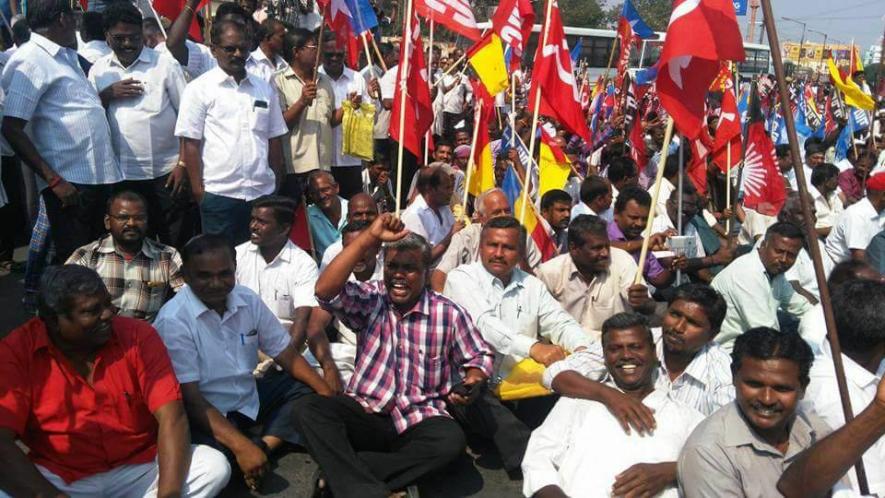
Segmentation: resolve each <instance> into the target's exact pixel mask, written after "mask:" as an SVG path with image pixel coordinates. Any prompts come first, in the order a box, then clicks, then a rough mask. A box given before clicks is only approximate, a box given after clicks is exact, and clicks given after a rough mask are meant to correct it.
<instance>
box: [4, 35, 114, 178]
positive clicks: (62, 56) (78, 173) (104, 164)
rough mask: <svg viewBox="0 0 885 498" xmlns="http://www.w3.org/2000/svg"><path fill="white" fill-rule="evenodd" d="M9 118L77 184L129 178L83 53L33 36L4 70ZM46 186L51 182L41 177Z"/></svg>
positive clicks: (63, 175)
mask: <svg viewBox="0 0 885 498" xmlns="http://www.w3.org/2000/svg"><path fill="white" fill-rule="evenodd" d="M0 85H2V87H3V91H4V92H6V102H5V104H4V109H3V115H4V116H9V117H13V118H19V119H23V120H25V121H27V122H28V127H27V128H26V129H25V130H26V131H27V133H28V136H29V137H30V139H31V141H32V142H33V143H34V146H35V147H36V148H37V151H38V152H40V155H41V156H42V157H43V159H44V160H45V161H46V162H47V163H49V166H51V167H52V169H53V170H55V172H56V173H58V174H59V175H61V177H62V178H64V179H65V180H67V181H69V182H72V183H81V184H88V185H105V184H112V183H117V182H119V181H121V180H123V173H122V172H121V171H120V166H119V165H118V164H117V159H116V157H115V156H114V149H113V148H112V147H111V130H110V127H109V126H108V120H107V117H106V116H105V109H104V107H102V105H101V99H99V97H98V93H96V92H95V88H94V87H93V86H92V85H90V84H89V81H88V80H87V79H86V75H85V74H83V69H81V68H80V64H79V62H78V61H77V53H76V52H75V51H73V50H71V49H69V48H64V47H62V46H60V45H58V44H56V43H54V42H52V41H50V40H49V39H47V38H45V37H43V36H41V35H39V34H37V33H31V40H30V41H29V42H28V43H25V44H24V45H22V46H21V48H19V49H18V50H16V51H15V53H14V54H12V57H10V58H9V62H7V63H6V67H4V68H3V76H2V78H0ZM37 182H38V184H39V185H40V187H41V188H42V186H43V185H46V183H45V182H44V181H43V179H42V178H41V177H40V176H37Z"/></svg>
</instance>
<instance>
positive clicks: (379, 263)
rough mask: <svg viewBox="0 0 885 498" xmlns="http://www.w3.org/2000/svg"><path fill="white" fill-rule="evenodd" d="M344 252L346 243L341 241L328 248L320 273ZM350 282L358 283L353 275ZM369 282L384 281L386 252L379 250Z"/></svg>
mask: <svg viewBox="0 0 885 498" xmlns="http://www.w3.org/2000/svg"><path fill="white" fill-rule="evenodd" d="M343 250H344V243H343V242H342V241H341V239H338V240H336V241H335V242H334V243H332V245H330V246H329V247H327V248H326V250H325V251H323V259H322V260H321V261H320V273H322V272H323V270H325V269H326V267H327V266H329V263H331V262H332V260H333V259H335V258H336V257H337V256H338V255H339V254H341V251H343ZM350 280H351V281H356V277H354V276H353V273H351V274H350ZM369 280H384V251H383V250H378V255H377V256H375V270H374V271H373V272H372V276H371V277H370V278H369Z"/></svg>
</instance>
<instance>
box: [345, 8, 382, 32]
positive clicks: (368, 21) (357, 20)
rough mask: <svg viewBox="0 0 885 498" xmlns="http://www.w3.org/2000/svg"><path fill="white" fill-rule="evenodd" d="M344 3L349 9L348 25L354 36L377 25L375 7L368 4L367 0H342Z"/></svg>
mask: <svg viewBox="0 0 885 498" xmlns="http://www.w3.org/2000/svg"><path fill="white" fill-rule="evenodd" d="M344 3H345V4H346V5H347V8H348V9H349V10H350V15H351V17H350V27H351V29H352V30H353V35H354V36H359V35H360V34H361V33H363V32H365V31H371V30H372V29H374V28H375V27H376V26H378V17H376V16H375V9H373V8H372V5H371V4H369V0H344ZM345 15H346V14H345Z"/></svg>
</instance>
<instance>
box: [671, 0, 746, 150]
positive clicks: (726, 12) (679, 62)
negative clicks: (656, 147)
mask: <svg viewBox="0 0 885 498" xmlns="http://www.w3.org/2000/svg"><path fill="white" fill-rule="evenodd" d="M723 60H734V61H742V60H744V45H743V40H742V39H741V32H740V28H739V27H738V24H737V19H736V18H735V11H734V5H733V4H732V2H731V0H676V1H675V2H674V5H673V13H672V14H671V15H670V25H669V27H668V28H667V38H666V40H665V41H664V49H663V52H662V53H661V59H660V62H659V64H660V71H659V72H658V78H657V81H656V86H657V90H658V96H659V98H660V99H661V105H663V106H664V108H665V109H666V110H667V113H669V114H670V116H672V117H673V120H674V121H675V123H676V127H677V128H678V129H679V131H680V132H681V133H682V134H683V135H685V136H686V137H688V138H690V139H691V138H697V136H698V135H699V134H700V131H701V128H702V127H704V98H705V96H706V94H707V89H708V88H710V83H712V82H713V79H714V78H715V77H716V75H717V74H718V73H719V63H720V61H723Z"/></svg>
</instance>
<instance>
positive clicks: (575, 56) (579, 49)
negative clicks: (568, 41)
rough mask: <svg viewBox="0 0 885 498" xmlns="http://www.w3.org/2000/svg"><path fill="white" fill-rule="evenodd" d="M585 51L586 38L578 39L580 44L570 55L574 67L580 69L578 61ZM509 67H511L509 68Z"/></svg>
mask: <svg viewBox="0 0 885 498" xmlns="http://www.w3.org/2000/svg"><path fill="white" fill-rule="evenodd" d="M583 50H584V37H583V36H582V37H580V38H578V43H575V46H574V47H572V51H571V53H570V54H569V55H570V56H571V59H572V67H573V68H577V67H578V59H580V58H581V52H582V51H583ZM508 67H509V66H508Z"/></svg>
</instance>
